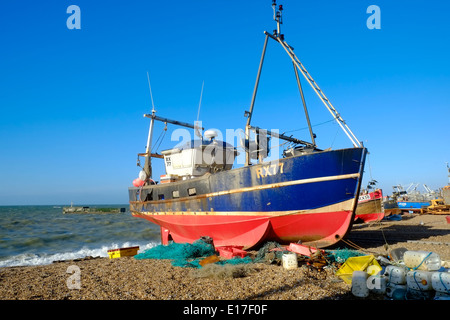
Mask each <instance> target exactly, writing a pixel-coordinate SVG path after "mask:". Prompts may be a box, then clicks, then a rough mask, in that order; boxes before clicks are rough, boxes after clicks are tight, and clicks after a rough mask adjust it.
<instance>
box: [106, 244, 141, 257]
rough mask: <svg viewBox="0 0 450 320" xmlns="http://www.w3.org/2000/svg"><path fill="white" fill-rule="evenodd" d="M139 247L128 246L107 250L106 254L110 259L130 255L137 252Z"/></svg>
mask: <svg viewBox="0 0 450 320" xmlns="http://www.w3.org/2000/svg"><path fill="white" fill-rule="evenodd" d="M138 250H139V247H128V248H119V249H111V250H108V255H109V258H110V259H114V258H120V257H132V256H135V255H136V254H137V252H138Z"/></svg>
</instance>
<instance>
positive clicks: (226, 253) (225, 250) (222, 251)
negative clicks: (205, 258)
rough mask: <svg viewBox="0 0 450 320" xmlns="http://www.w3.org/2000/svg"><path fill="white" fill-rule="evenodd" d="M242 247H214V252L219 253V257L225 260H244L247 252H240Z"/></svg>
mask: <svg viewBox="0 0 450 320" xmlns="http://www.w3.org/2000/svg"><path fill="white" fill-rule="evenodd" d="M242 248H243V247H241V246H239V247H234V246H224V247H216V250H217V251H219V255H220V256H221V257H223V258H226V259H231V258H234V257H241V258H244V257H245V256H246V255H247V251H245V250H242Z"/></svg>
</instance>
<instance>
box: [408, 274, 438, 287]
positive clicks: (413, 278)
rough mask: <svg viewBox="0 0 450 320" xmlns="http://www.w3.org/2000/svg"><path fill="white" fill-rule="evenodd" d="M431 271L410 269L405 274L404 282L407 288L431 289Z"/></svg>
mask: <svg viewBox="0 0 450 320" xmlns="http://www.w3.org/2000/svg"><path fill="white" fill-rule="evenodd" d="M432 274H433V272H431V271H423V270H411V271H408V273H407V274H406V284H407V286H408V289H413V290H420V291H428V290H432V289H433V287H432V285H431V275H432Z"/></svg>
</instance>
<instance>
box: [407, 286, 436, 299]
mask: <svg viewBox="0 0 450 320" xmlns="http://www.w3.org/2000/svg"><path fill="white" fill-rule="evenodd" d="M435 294H436V292H435V291H433V290H427V291H424V290H414V289H408V291H407V292H406V299H407V300H432V299H433V298H434V295H435Z"/></svg>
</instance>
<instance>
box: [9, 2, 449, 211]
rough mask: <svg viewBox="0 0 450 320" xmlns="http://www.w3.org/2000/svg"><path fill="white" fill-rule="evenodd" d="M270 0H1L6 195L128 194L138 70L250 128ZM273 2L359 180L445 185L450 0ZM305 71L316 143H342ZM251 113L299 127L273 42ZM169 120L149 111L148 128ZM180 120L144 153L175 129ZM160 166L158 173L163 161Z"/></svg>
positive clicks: (168, 101) (138, 142) (211, 122)
mask: <svg viewBox="0 0 450 320" xmlns="http://www.w3.org/2000/svg"><path fill="white" fill-rule="evenodd" d="M271 4H272V1H270V0H264V1H262V0H247V1H224V0H192V1H181V0H180V1H153V0H148V1H137V0H131V1H126V2H125V1H103V0H97V1H84V0H71V1H65V0H59V1H12V0H4V1H2V2H1V3H0V76H1V77H0V111H1V116H0V205H32V204H37V205H39V204H62V205H68V204H70V203H71V202H73V203H74V204H124V203H127V202H128V187H130V186H132V181H133V180H134V179H135V178H137V177H138V174H139V171H140V168H139V167H137V166H136V159H137V154H138V153H141V152H145V147H146V142H147V135H148V129H149V119H148V118H144V117H143V114H145V113H150V111H151V109H152V99H151V95H150V90H149V84H148V81H147V72H148V73H149V77H150V80H151V90H152V91H151V92H152V97H153V103H154V105H155V109H156V111H157V115H159V116H161V117H166V118H170V119H175V120H180V121H184V122H190V123H191V122H194V121H196V120H197V115H199V116H198V120H200V121H202V124H203V126H204V127H205V128H206V129H209V128H215V129H217V130H219V131H220V132H223V133H225V132H226V129H233V130H236V129H240V128H241V129H242V128H244V127H245V123H246V118H245V117H244V111H246V110H249V106H250V102H251V97H252V92H253V88H254V85H255V79H256V74H257V70H258V65H259V60H260V57H261V52H262V48H263V43H264V33H263V31H264V30H267V31H269V32H272V30H274V29H275V28H276V24H275V22H274V21H273V19H272V14H273V12H272V6H271ZM278 4H282V5H283V6H284V11H283V24H282V26H281V28H282V29H281V31H282V33H283V34H284V35H285V39H286V41H287V43H288V44H289V45H291V46H292V47H294V49H295V53H296V55H297V57H298V58H299V59H300V61H301V62H302V63H303V65H304V66H305V67H306V69H307V70H308V72H309V73H310V74H311V75H312V77H313V78H314V79H315V80H316V82H317V83H318V84H319V86H320V88H321V89H322V90H323V91H324V93H325V94H326V96H327V97H328V98H329V99H330V101H331V102H332V103H333V105H334V106H335V107H336V109H337V110H338V112H339V113H340V115H341V116H342V117H343V118H344V119H345V121H346V123H347V124H348V126H349V127H350V129H351V130H352V131H353V132H354V134H355V135H356V136H357V138H358V140H360V141H362V142H363V143H364V145H365V146H366V147H367V148H368V150H369V152H370V154H369V156H368V159H367V160H368V161H367V163H366V168H365V173H364V175H365V178H364V179H365V180H364V182H363V183H366V182H367V181H368V180H369V179H375V180H377V181H378V187H381V188H382V189H383V191H384V193H385V194H390V193H391V192H392V186H394V185H397V184H402V185H404V186H408V185H409V184H411V183H419V184H426V185H427V186H428V187H430V188H431V189H438V188H441V187H443V186H445V185H446V184H447V183H448V182H449V181H448V179H449V178H448V175H447V167H446V162H449V161H450V148H449V138H450V134H449V119H450V99H449V96H450V60H449V54H448V53H449V52H450V38H449V34H450V24H449V23H448V12H450V2H448V1H433V2H429V1H425V0H409V1H403V0H397V1H387V0H371V1H364V0H345V1H332V0H324V1H299V0H284V1H280V0H279V1H278ZM70 5H76V6H78V8H79V9H80V14H79V17H80V19H79V20H73V18H74V16H73V14H74V12H73V11H69V13H68V12H67V9H68V7H69V6H70ZM370 5H377V6H378V7H379V9H380V16H379V17H380V20H379V24H380V29H369V28H368V26H367V20H368V19H369V20H370V19H371V16H372V14H373V13H372V12H369V13H367V8H368V7H369V6H370ZM68 20H69V26H70V25H71V24H72V23H73V22H76V21H79V23H80V24H79V27H80V28H79V29H77V28H72V29H70V28H69V27H68ZM269 40H270V39H269ZM301 80H302V85H303V89H304V92H305V99H306V103H307V106H308V111H309V115H310V118H311V123H312V125H313V130H314V132H315V133H316V135H317V139H316V142H317V144H318V147H319V148H322V149H325V148H328V147H332V148H341V147H352V144H351V143H350V141H349V140H348V139H347V138H346V136H345V135H344V134H343V133H342V132H341V130H340V129H339V127H338V125H337V124H336V123H335V122H333V121H330V120H332V117H331V115H330V114H329V113H328V111H327V110H326V109H325V106H324V105H323V104H322V102H321V101H320V100H319V99H318V97H317V96H316V95H315V94H314V92H313V91H312V90H311V88H309V87H308V84H307V83H306V81H305V79H301ZM202 85H203V92H202ZM200 97H201V104H200ZM199 106H200V108H199ZM252 124H253V125H255V126H259V127H262V128H267V129H275V130H279V132H282V133H283V132H286V134H289V135H290V134H292V135H294V136H295V137H297V138H299V139H302V140H308V139H309V131H308V129H306V127H307V125H306V121H305V117H304V113H303V107H302V104H301V100H300V95H299V92H298V89H297V84H296V81H295V75H294V72H293V68H292V63H291V61H290V59H289V57H288V56H287V54H286V53H285V52H284V51H283V49H282V48H281V47H280V45H279V44H278V43H276V42H275V41H272V40H270V41H269V43H268V47H267V52H266V56H265V60H264V65H263V69H262V74H261V81H260V85H259V88H258V94H257V98H256V101H255V109H254V115H253V118H252ZM163 128H164V124H162V123H156V125H155V131H154V139H155V140H156V139H157V138H158V137H159V136H160V135H161V133H163V132H164V131H163ZM174 129H177V128H176V127H175V126H173V125H170V124H169V125H168V131H167V132H166V135H165V136H164V140H163V142H162V143H161V145H160V146H159V148H158V150H154V151H158V152H160V151H161V150H165V149H169V148H171V147H172V146H173V145H174V144H176V143H178V141H171V140H173V137H172V136H171V132H172V131H173V130H174ZM171 137H172V139H171ZM155 140H154V141H155ZM236 141H237V140H236ZM236 143H237V142H236ZM154 173H155V176H159V175H160V174H164V168H163V164H162V162H157V160H154Z"/></svg>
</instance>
